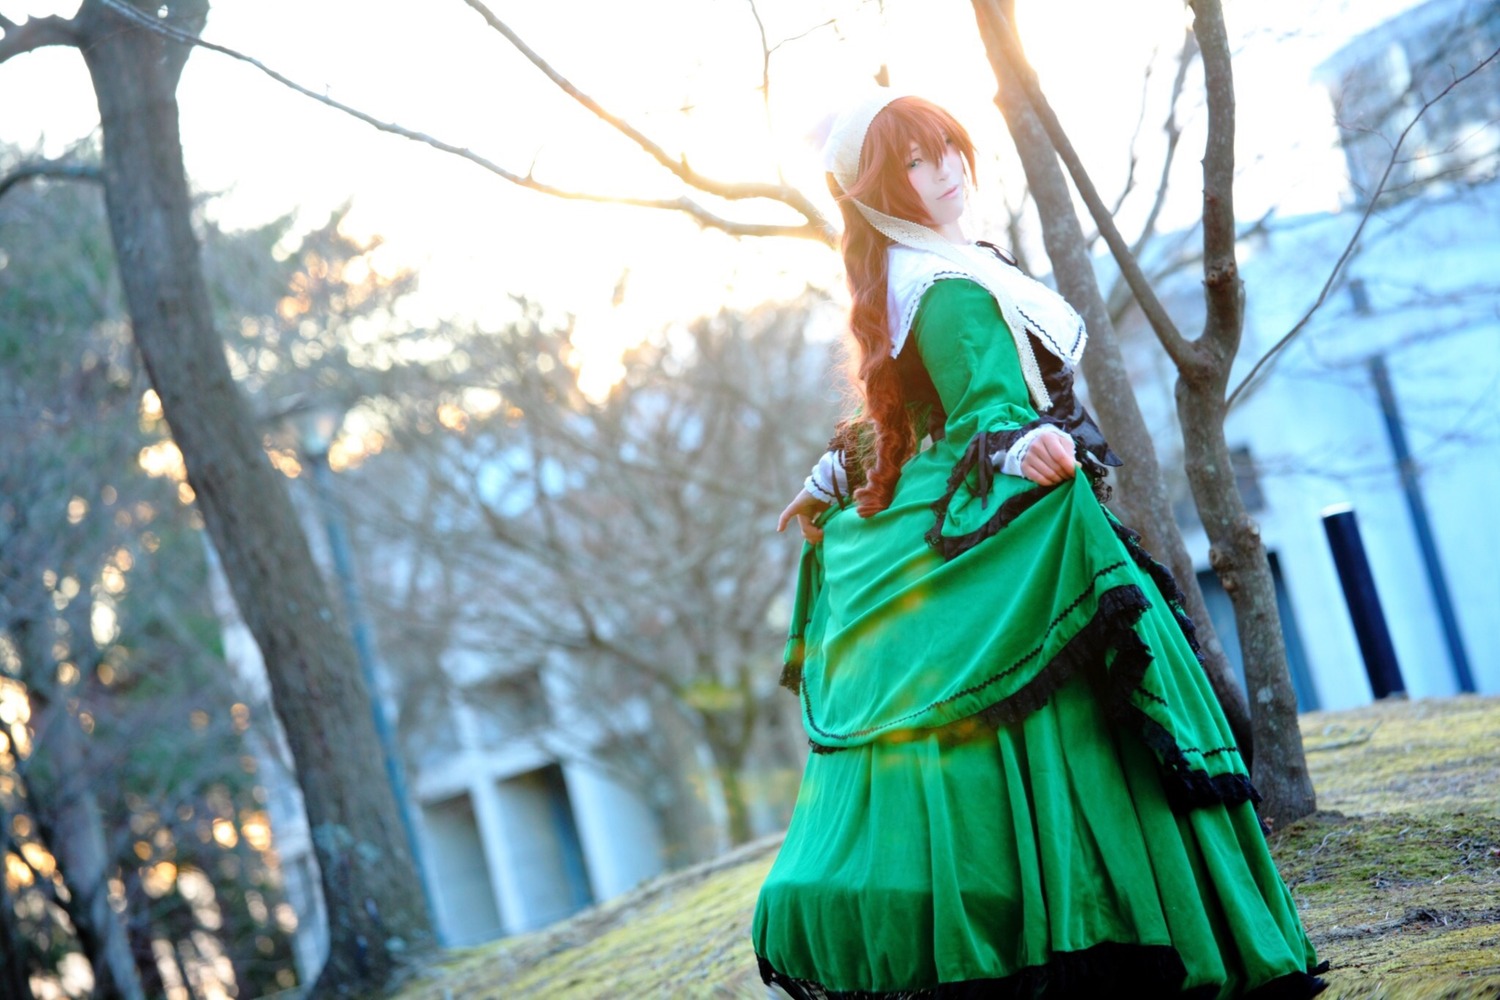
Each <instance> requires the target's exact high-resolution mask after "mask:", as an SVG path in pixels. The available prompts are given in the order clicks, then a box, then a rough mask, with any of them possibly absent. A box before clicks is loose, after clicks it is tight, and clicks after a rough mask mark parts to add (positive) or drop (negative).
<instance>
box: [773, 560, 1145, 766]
mask: <svg viewBox="0 0 1500 1000" xmlns="http://www.w3.org/2000/svg"><path fill="white" fill-rule="evenodd" d="M1123 565H1125V564H1124V563H1123V562H1117V563H1112V564H1110V565H1108V566H1106V567H1104V568H1103V569H1101V570H1099V571H1098V572H1097V573H1095V574H1094V578H1093V579H1092V580H1090V581H1089V583H1088V586H1086V587H1084V588H1083V590H1082V592H1080V593H1079V594H1078V596H1077V597H1075V598H1073V602H1072V603H1071V604H1069V605H1068V606H1067V607H1065V608H1063V609H1062V610H1061V611H1059V612H1058V613H1057V614H1056V615H1055V616H1054V617H1053V619H1052V621H1051V622H1049V623H1048V625H1047V628H1046V630H1045V631H1044V632H1043V633H1042V638H1041V639H1040V640H1039V641H1038V642H1037V644H1036V645H1035V646H1033V647H1032V649H1031V651H1030V652H1028V653H1027V654H1026V655H1025V656H1023V657H1021V658H1020V659H1019V660H1017V661H1016V662H1015V663H1012V664H1011V665H1010V666H1008V667H1006V668H1005V669H1004V670H1001V671H999V672H998V673H995V674H991V675H990V676H989V677H986V678H985V679H984V680H982V681H980V682H979V683H977V684H974V685H971V686H970V687H967V688H964V689H963V690H962V691H958V692H955V693H954V694H952V695H950V696H949V697H947V698H944V699H943V700H942V701H937V702H933V703H931V704H929V705H926V706H924V707H923V708H919V709H917V710H916V711H913V712H908V713H907V714H906V715H904V716H902V717H901V718H899V719H895V720H892V721H891V722H888V723H884V724H882V725H879V726H872V727H870V728H868V729H857V730H854V731H853V732H848V733H830V732H828V731H827V730H825V729H823V728H821V727H820V726H818V724H817V723H816V722H812V721H811V720H812V715H813V713H812V710H811V706H810V705H809V706H808V711H807V718H808V724H809V725H811V726H812V727H813V729H814V730H815V731H816V732H817V733H818V735H819V736H823V737H827V738H829V739H841V740H847V739H857V738H858V737H861V736H870V735H872V734H874V733H877V732H879V733H881V736H882V738H885V739H894V740H896V741H898V742H899V741H902V740H904V739H910V738H912V735H911V734H916V735H921V736H925V735H927V734H928V733H932V732H940V731H942V730H946V729H948V728H949V727H952V726H958V727H961V728H962V729H963V731H965V732H972V729H973V726H972V723H971V721H970V720H977V721H979V722H982V723H985V724H986V725H988V726H989V727H990V728H991V729H994V728H995V727H996V726H998V725H1000V724H1001V723H1004V722H1013V721H1015V720H1017V719H1023V718H1025V717H1026V716H1028V715H1030V714H1031V713H1032V712H1034V711H1036V710H1037V709H1038V708H1041V707H1042V706H1043V705H1044V704H1046V703H1047V699H1049V698H1051V697H1052V695H1053V693H1054V692H1055V691H1056V690H1057V689H1058V688H1059V687H1061V686H1062V685H1063V684H1064V683H1066V682H1067V681H1068V679H1069V678H1071V677H1072V676H1073V675H1074V674H1075V673H1077V672H1078V671H1079V670H1081V669H1083V668H1085V667H1088V666H1090V665H1091V664H1092V663H1094V662H1100V663H1102V662H1103V656H1104V654H1105V652H1106V651H1107V650H1108V649H1109V645H1110V636H1111V634H1112V633H1114V632H1117V631H1122V630H1123V631H1124V632H1128V633H1129V634H1130V635H1135V633H1134V632H1133V631H1131V626H1133V625H1134V624H1135V622H1136V620H1137V619H1139V618H1140V616H1141V614H1142V612H1144V611H1145V610H1146V609H1147V608H1148V607H1150V604H1149V603H1148V602H1147V601H1146V595H1145V594H1143V593H1142V592H1141V589H1140V588H1139V587H1137V586H1134V585H1133V584H1126V585H1124V586H1120V587H1113V588H1111V589H1109V590H1106V591H1105V592H1104V593H1103V594H1101V595H1099V604H1098V606H1097V607H1096V608H1095V610H1094V616H1093V617H1092V618H1090V619H1089V621H1088V623H1087V624H1086V625H1084V626H1083V628H1081V629H1079V630H1078V633H1077V634H1076V635H1074V636H1073V638H1071V639H1069V640H1068V641H1067V642H1066V643H1065V644H1064V645H1063V648H1062V649H1060V650H1058V651H1057V654H1056V655H1055V656H1053V657H1052V660H1051V661H1050V662H1049V663H1047V665H1046V666H1044V667H1043V668H1042V669H1041V670H1040V671H1039V672H1038V674H1037V676H1036V677H1034V678H1032V679H1031V680H1030V681H1028V682H1027V683H1026V684H1024V685H1022V686H1021V687H1020V688H1019V689H1018V690H1016V691H1015V692H1014V693H1012V694H1010V695H1008V696H1007V697H1005V698H1003V699H1001V700H999V701H997V702H995V703H994V704H992V705H990V706H989V707H987V708H984V709H981V710H980V711H978V712H975V713H972V714H971V715H969V716H966V717H964V718H962V719H958V720H955V721H954V722H949V723H945V724H943V725H941V726H924V727H905V728H903V727H902V726H901V725H900V723H901V722H903V721H905V720H907V719H912V718H915V717H916V716H918V715H921V714H923V713H925V712H927V711H930V710H931V709H933V708H936V707H938V706H941V705H946V704H948V703H949V702H951V701H955V700H957V699H959V698H966V697H968V696H969V695H972V694H976V693H978V692H980V691H983V690H984V689H985V688H987V687H989V686H990V685H992V684H994V683H995V682H996V681H999V680H1002V679H1004V678H1006V677H1008V676H1010V675H1011V674H1013V673H1015V672H1016V671H1017V670H1020V669H1021V668H1022V667H1023V666H1025V665H1026V664H1027V663H1029V662H1031V661H1032V660H1034V659H1036V657H1038V656H1040V655H1041V652H1042V649H1043V647H1044V646H1045V645H1046V643H1047V637H1048V636H1050V635H1051V634H1052V632H1053V631H1054V630H1055V629H1056V628H1057V626H1058V625H1060V624H1062V620H1063V619H1064V618H1066V617H1067V616H1068V615H1069V614H1070V613H1071V612H1072V611H1073V609H1074V608H1076V607H1078V605H1080V604H1082V603H1083V602H1084V601H1086V600H1088V598H1089V596H1090V595H1092V594H1093V592H1094V588H1095V587H1096V586H1097V585H1098V583H1099V578H1100V577H1103V576H1106V575H1108V574H1109V573H1113V572H1114V571H1115V570H1117V569H1119V568H1120V567H1121V566H1123ZM1137 641H1139V640H1137ZM803 700H804V702H806V701H807V698H806V696H804V698H803ZM841 749H844V748H842V747H830V746H822V745H820V744H817V743H814V744H813V752H814V753H829V752H833V751H836V750H841Z"/></svg>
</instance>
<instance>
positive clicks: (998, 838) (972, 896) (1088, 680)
mask: <svg viewBox="0 0 1500 1000" xmlns="http://www.w3.org/2000/svg"><path fill="white" fill-rule="evenodd" d="M909 471H910V470H909ZM908 479H910V480H911V481H912V482H913V483H915V482H917V480H916V478H915V477H909V476H907V475H906V473H903V480H908ZM956 481H957V480H956V479H955V482H956ZM1027 485H1029V484H1011V483H1004V484H1002V488H1003V489H1004V490H1005V491H1006V492H1007V493H1009V494H1011V495H1014V496H1017V497H1020V499H1019V500H1016V501H1010V502H1009V506H1010V507H1011V510H1012V512H1011V513H1009V514H1007V513H1005V512H1004V510H1003V507H1004V506H1005V504H1002V505H1001V506H998V507H997V506H995V505H989V506H987V507H985V508H983V509H982V510H981V512H980V513H981V516H983V517H987V518H989V519H991V521H990V523H991V524H993V525H994V527H993V528H992V529H985V530H983V531H981V530H977V529H975V528H974V527H973V526H972V525H961V526H960V527H962V528H963V530H966V531H968V532H969V533H970V537H974V538H979V539H980V540H982V541H983V544H974V545H972V547H969V548H967V549H964V550H961V551H955V552H950V553H948V554H947V556H946V558H945V557H944V556H941V555H934V554H931V552H930V551H929V552H922V551H919V548H920V546H918V547H913V546H911V545H910V544H909V543H903V542H902V540H901V537H900V535H897V533H896V531H895V530H894V529H893V528H892V527H891V525H892V524H894V523H896V522H899V521H906V522H909V523H910V524H912V525H918V524H920V521H921V520H922V519H924V518H925V519H928V521H927V523H929V524H930V523H931V521H930V518H931V516H932V515H931V513H930V507H929V505H927V504H922V505H920V507H919V506H918V504H917V503H912V504H910V505H908V506H909V507H910V508H912V509H911V510H910V511H909V512H908V511H906V510H905V509H904V508H903V507H902V506H901V505H893V510H892V511H891V512H890V513H891V516H890V517H888V518H887V517H885V516H884V515H882V518H883V519H884V520H883V523H882V520H879V519H871V520H870V521H868V522H858V521H854V520H851V519H850V518H851V514H852V512H845V513H844V514H843V515H839V514H833V515H832V517H833V518H834V519H835V523H834V524H830V525H829V526H828V528H829V530H828V534H827V535H825V539H826V538H830V537H836V534H835V533H836V532H838V531H845V532H854V531H858V532H864V533H865V538H863V539H861V545H858V546H850V547H847V548H845V549H842V550H839V551H840V552H841V554H842V553H846V552H847V553H853V555H848V556H844V558H845V560H846V564H845V565H843V566H839V567H829V568H827V569H826V571H825V568H824V567H823V566H822V565H821V557H822V556H821V553H820V552H819V550H818V548H817V547H811V548H809V549H808V550H807V552H806V554H805V557H804V564H803V578H802V579H801V580H800V581H799V597H798V608H797V610H796V612H795V613H794V625H793V641H792V642H791V643H790V644H789V647H788V653H789V663H788V668H789V669H788V675H787V678H786V679H787V680H788V683H789V686H792V687H793V688H794V689H795V690H798V691H799V693H800V696H801V699H802V701H803V709H804V722H805V724H806V725H807V728H808V734H809V736H810V737H811V738H812V741H813V749H814V751H815V752H814V753H813V754H812V755H811V756H810V758H809V760H808V763H807V769H806V772H805V774H804V777H803V782H802V787H801V791H800V792H799V794H798V798H797V803H796V808H795V811H794V813H793V816H792V821H791V825H790V827H789V829H788V830H787V835H786V841H785V843H784V844H783V846H782V848H781V852H780V854H779V855H778V857H777V860H776V863H775V865H774V866H773V867H772V869H771V872H770V874H769V875H768V877H767V879H766V882H765V885H764V887H763V888H762V890H761V894H760V899H759V902H758V904H757V907H756V912H755V919H754V925H753V940H754V946H755V950H756V954H757V955H758V957H759V960H760V964H761V974H762V977H763V978H764V979H765V981H766V982H768V983H775V984H778V985H780V986H781V987H783V988H784V989H785V990H786V991H787V992H789V993H791V994H792V995H793V996H794V997H797V998H804V997H805V998H817V1000H864V998H869V997H881V996H885V997H888V998H890V1000H895V998H896V997H901V998H906V997H922V996H934V997H965V996H973V997H986V998H988V997H1006V996H1013V997H1094V996H1113V995H1126V996H1132V995H1134V996H1148V997H1166V996H1178V995H1188V996H1193V997H1196V998H1205V1000H1206V998H1210V997H1224V998H1228V997H1239V996H1247V995H1253V996H1256V997H1287V998H1292V997H1307V996H1312V995H1314V994H1316V993H1317V992H1319V991H1320V990H1321V989H1322V988H1323V985H1324V984H1323V982H1322V980H1320V979H1317V978H1316V977H1315V976H1314V975H1312V974H1311V973H1312V972H1313V971H1316V970H1315V969H1314V963H1315V962H1316V957H1315V955H1314V953H1313V949H1312V946H1311V945H1310V944H1309V942H1308V940H1307V936H1306V934H1305V932H1304V931H1303V929H1302V926H1301V923H1300V921H1299V919H1298V916H1297V912H1296V907H1295V906H1294V904H1293V902H1292V899H1291V895H1290V893H1289V892H1288V891H1287V889H1286V887H1285V885H1284V884H1283V883H1282V881H1281V878H1280V876H1279V875H1278V873H1277V871H1276V867H1275V865H1274V863H1273V862H1272V860H1271V856H1270V852H1269V850H1268V849H1267V846H1266V842H1265V837H1264V835H1263V833H1262V830H1261V827H1260V823H1259V820H1258V818H1257V817H1256V814H1255V810H1254V800H1255V798H1256V796H1255V793H1254V790H1253V789H1252V788H1251V787H1250V783H1249V780H1248V777H1247V775H1246V774H1245V772H1244V767H1243V764H1242V763H1241V762H1240V761H1239V755H1238V753H1237V752H1236V751H1235V748H1234V747H1232V746H1229V745H1227V744H1229V743H1232V739H1231V738H1229V735H1228V728H1227V724H1226V723H1225V722H1224V720H1223V716H1222V714H1221V713H1220V711H1219V709H1218V706H1217V704H1216V703H1215V702H1214V700H1213V696H1212V692H1211V690H1210V689H1209V688H1208V685H1207V681H1206V678H1205V677H1204V676H1203V672H1202V667H1201V666H1200V664H1199V663H1198V660H1197V656H1196V652H1197V651H1196V643H1195V640H1194V638H1193V634H1192V624H1191V622H1189V621H1188V620H1187V618H1186V616H1185V615H1184V614H1183V613H1182V609H1181V601H1180V598H1181V595H1180V593H1179V592H1178V591H1177V589H1176V585H1175V583H1174V582H1173V581H1172V580H1171V577H1170V575H1169V574H1167V573H1166V571H1165V570H1164V569H1163V568H1162V567H1161V566H1160V565H1159V564H1157V563H1155V561H1154V560H1152V559H1151V558H1150V557H1149V556H1148V555H1146V553H1145V552H1144V551H1143V550H1141V549H1140V547H1139V545H1138V543H1137V542H1136V540H1135V538H1134V536H1133V535H1132V534H1131V533H1130V532H1128V531H1126V530H1125V529H1124V528H1123V527H1121V526H1120V525H1119V524H1118V522H1116V521H1114V519H1113V518H1112V517H1111V516H1110V515H1109V514H1108V513H1107V512H1105V511H1104V510H1103V509H1102V508H1101V507H1100V506H1099V505H1098V503H1097V502H1096V501H1095V500H1094V498H1093V496H1092V494H1091V493H1090V492H1089V491H1088V489H1087V485H1086V483H1084V482H1083V481H1082V480H1081V479H1080V480H1079V481H1078V482H1077V483H1068V484H1065V486H1064V487H1062V488H1059V489H1055V490H1051V491H1034V492H1032V493H1030V494H1024V491H1025V490H1026V489H1027ZM950 489H951V487H950ZM1023 494H1024V495H1023ZM899 499H900V495H899V494H898V500H899ZM998 499H999V500H1001V501H1006V500H1008V497H1007V496H1000V497H999V498H998ZM1023 505H1024V506H1023ZM971 520H972V518H971ZM839 522H842V523H839ZM940 526H941V525H940ZM914 530H916V529H915V528H907V529H903V530H902V531H901V535H905V536H906V537H911V535H912V533H913V531H914ZM887 533H888V534H891V535H892V539H893V540H892V543H891V544H890V545H888V546H884V549H885V551H883V552H882V551H880V550H881V549H882V546H880V545H875V544H873V543H874V542H877V541H879V540H880V537H881V535H883V534H887ZM929 541H931V539H929ZM825 544H826V541H825ZM903 544H904V545H905V546H906V547H905V548H904V549H903V548H902V545H903ZM1039 553H1046V556H1045V557H1042V556H1040V555H1039ZM855 555H858V556H860V557H864V558H867V559H868V560H869V563H868V565H858V564H857V565H854V566H852V567H850V566H849V565H848V564H847V561H848V560H852V559H853V558H854V557H855ZM877 556H878V558H877ZM840 574H843V575H842V576H841V575H840ZM887 580H889V581H891V582H890V583H889V584H887V583H886V581H887ZM987 581H991V582H988V583H987ZM986 586H989V587H990V592H991V593H997V594H999V595H1001V596H1000V597H997V598H991V599H989V600H988V601H986V602H984V603H982V604H981V603H980V602H979V600H978V599H972V600H969V601H966V602H965V603H964V604H962V605H956V604H954V603H952V602H950V596H951V595H953V594H955V593H961V592H963V591H965V590H966V589H970V588H971V589H972V590H973V592H974V593H976V594H982V593H984V588H985V587H986ZM855 587H859V588H862V589H860V590H858V591H856V590H854V588H855ZM879 587H886V588H887V590H888V591H889V593H886V592H882V591H878V590H877V589H876V588H879ZM839 588H842V591H841V590H840V589H839ZM846 594H852V595H853V596H851V597H846V596H845V595H846ZM911 594H925V595H927V596H926V597H925V598H923V599H922V600H918V601H912V600H909V595H911ZM830 598H832V599H830ZM1007 601H1008V602H1010V603H1006V602H1007ZM964 606H967V607H970V608H977V609H978V610H977V611H971V612H969V614H968V616H967V618H966V617H965V615H964V613H963V612H962V611H961V610H960V609H961V608H962V607H964ZM851 609H853V612H851ZM854 612H857V613H854ZM971 619H978V620H974V621H973V622H972V624H970V623H969V622H970V620H971ZM1038 623H1040V624H1038ZM976 634H977V635H979V636H981V638H979V639H976V638H975V636H976ZM1007 644H1008V645H1007ZM861 713H863V714H861Z"/></svg>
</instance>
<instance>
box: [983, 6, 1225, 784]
mask: <svg viewBox="0 0 1500 1000" xmlns="http://www.w3.org/2000/svg"><path fill="white" fill-rule="evenodd" d="M992 2H994V0H974V13H975V17H976V19H977V21H978V24H979V32H980V35H981V36H982V37H983V39H984V47H985V52H986V54H987V55H988V56H989V60H990V66H991V68H992V69H993V70H994V73H995V81H996V83H997V84H998V85H999V91H998V92H997V93H996V95H995V104H996V106H997V107H998V108H999V109H1000V113H1001V114H1002V115H1004V116H1005V123H1006V126H1007V127H1008V128H1009V130H1010V134H1011V138H1012V139H1013V140H1014V141H1015V144H1016V151H1017V152H1018V153H1019V154H1020V157H1021V165H1022V167H1023V169H1024V170H1025V172H1026V183H1027V186H1028V187H1029V188H1030V191H1031V196H1032V198H1033V199H1034V200H1035V201H1036V205H1037V212H1038V214H1039V215H1040V216H1041V220H1042V239H1043V242H1044V243H1045V245H1046V248H1047V256H1048V257H1049V258H1050V259H1051V261H1052V273H1053V275H1054V277H1055V278H1056V280H1057V288H1058V291H1059V292H1061V293H1062V295H1063V297H1064V298H1066V299H1067V300H1068V301H1069V302H1071V303H1072V304H1073V305H1074V307H1075V308H1077V309H1078V312H1079V314H1080V315H1081V316H1082V317H1083V319H1084V322H1085V323H1086V324H1087V325H1088V331H1089V346H1088V350H1087V351H1085V352H1084V355H1083V362H1082V368H1083V376H1084V379H1085V380H1086V381H1087V383H1088V387H1089V403H1090V405H1091V406H1092V407H1093V409H1094V412H1095V413H1096V414H1097V415H1098V418H1099V424H1100V426H1101V428H1102V429H1103V430H1104V433H1105V436H1106V437H1107V438H1108V439H1109V443H1110V446H1111V447H1113V448H1114V449H1115V451H1117V452H1118V453H1119V455H1120V457H1121V458H1122V459H1124V462H1125V464H1124V466H1123V467H1122V468H1120V469H1118V470H1116V472H1115V477H1116V479H1117V480H1118V482H1119V486H1120V490H1119V495H1118V497H1117V498H1116V506H1118V507H1119V508H1120V513H1121V520H1123V521H1125V522H1126V523H1127V524H1129V525H1130V526H1131V527H1132V528H1135V529H1136V530H1137V531H1139V532H1140V533H1141V541H1142V543H1143V544H1144V545H1145V546H1146V549H1147V550H1148V551H1150V552H1151V553H1153V554H1154V555H1156V556H1157V558H1159V559H1161V560H1162V562H1164V563H1165V564H1166V565H1167V567H1168V568H1169V569H1171V571H1172V575H1173V576H1175V577H1176V578H1177V583H1178V586H1179V587H1181V588H1182V593H1183V598H1184V605H1185V610H1186V611H1187V613H1188V615H1189V616H1190V617H1191V618H1192V619H1193V621H1194V623H1195V624H1196V625H1197V627H1198V641H1199V643H1200V644H1201V645H1202V647H1203V659H1204V669H1205V671H1206V673H1207V675H1208V679H1209V683H1210V684H1212V685H1213V689H1214V694H1215V695H1217V696H1218V699H1219V704H1220V705H1221V706H1222V707H1223V709H1224V715H1225V716H1226V717H1227V718H1228V720H1229V726H1230V728H1231V729H1232V730H1233V731H1234V735H1235V739H1236V741H1237V742H1238V743H1239V746H1240V752H1241V755H1242V756H1243V757H1244V758H1245V760H1246V761H1247V762H1249V761H1250V760H1251V759H1252V750H1253V746H1254V741H1253V730H1252V728H1251V723H1250V712H1249V708H1248V706H1247V705H1246V703H1245V695H1244V692H1242V691H1241V690H1240V686H1239V682H1238V681H1237V680H1236V678H1235V676H1234V671H1233V668H1232V667H1230V665H1229V660H1228V658H1227V657H1226V656H1225V655H1224V646H1223V644H1222V643H1221V642H1220V641H1219V637H1218V635H1217V633H1215V631H1214V627H1213V622H1212V621H1211V620H1210V619H1209V617H1208V608H1207V607H1206V606H1205V605H1204V603H1203V591H1202V590H1201V589H1200V588H1199V586H1198V577H1197V573H1196V572H1195V570H1194V568H1193V561H1192V559H1191V558H1190V557H1189V556H1188V553H1187V547H1186V545H1184V544H1183V541H1182V533H1181V532H1180V531H1179V530H1178V528H1177V522H1176V520H1175V519H1174V518H1173V516H1172V505H1171V503H1169V502H1168V500H1167V491H1166V486H1165V485H1164V484H1163V482H1162V477H1161V465H1160V463H1159V462H1158V461H1157V457H1156V447H1155V445H1153V444H1152V442H1151V435H1150V432H1149V431H1147V429H1146V421H1145V418H1143V417H1142V416H1141V409H1140V406H1139V404H1137V403H1136V398H1135V390H1134V389H1132V388H1131V385H1130V380H1129V379H1128V378H1127V377H1126V375H1125V362H1124V359H1123V358H1122V357H1121V354H1120V343H1119V340H1118V339H1117V338H1116V337H1115V331H1114V324H1113V323H1112V322H1111V321H1110V318H1109V309H1108V307H1107V306H1106V305H1105V302H1104V297H1103V295H1102V294H1101V293H1100V291H1099V283H1098V280H1097V279H1096V278H1095V276H1094V265H1093V262H1092V261H1091V260H1090V259H1089V253H1088V245H1087V243H1086V242H1085V240H1084V237H1083V227H1082V225H1081V224H1080V223H1079V221H1078V213H1077V211H1076V210H1075V209H1074V207H1073V198H1072V195H1071V194H1070V193H1069V190H1068V183H1067V180H1066V179H1065V178H1064V176H1063V170H1062V167H1061V165H1060V164H1059V163H1058V162H1057V156H1056V154H1055V153H1054V152H1053V148H1052V143H1051V140H1049V139H1048V138H1047V134H1046V132H1045V131H1044V130H1043V128H1042V125H1041V122H1040V121H1038V120H1037V117H1036V114H1035V113H1034V112H1033V111H1032V110H1031V106H1030V103H1029V102H1028V100H1027V98H1026V95H1025V94H1024V93H1023V91H1022V89H1021V86H1020V83H1019V81H1018V80H1017V79H1016V77H1015V71H1014V70H1013V69H1011V67H1010V66H1009V64H1008V63H1007V61H1006V59H1005V56H1004V54H1003V52H1002V49H1001V47H1000V44H999V41H998V38H997V34H996V33H997V32H998V31H999V30H1000V28H999V26H998V25H997V24H996V23H995V22H994V20H993V19H992V18H991V17H990V16H989V15H988V13H987V12H986V8H987V7H988V5H989V3H992ZM1001 3H1002V6H1003V9H1004V10H1005V12H1006V16H1007V17H1008V18H1010V19H1011V22H1012V23H1014V9H1013V8H1014V0H1001Z"/></svg>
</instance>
